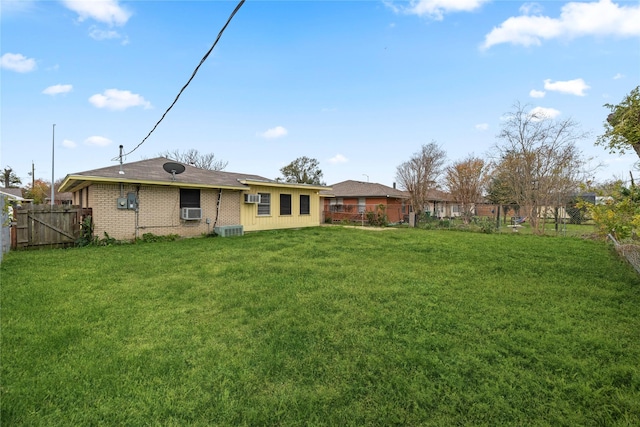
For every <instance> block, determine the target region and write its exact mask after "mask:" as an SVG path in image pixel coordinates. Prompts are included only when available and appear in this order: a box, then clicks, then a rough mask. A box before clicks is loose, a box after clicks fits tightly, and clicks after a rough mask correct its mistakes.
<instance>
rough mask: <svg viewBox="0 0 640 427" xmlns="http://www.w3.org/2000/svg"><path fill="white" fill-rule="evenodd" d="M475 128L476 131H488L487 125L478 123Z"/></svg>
mask: <svg viewBox="0 0 640 427" xmlns="http://www.w3.org/2000/svg"><path fill="white" fill-rule="evenodd" d="M475 128H476V129H477V130H482V131H484V130H488V129H489V123H478V124H477V125H476V126H475Z"/></svg>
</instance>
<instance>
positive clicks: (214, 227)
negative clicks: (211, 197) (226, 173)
mask: <svg viewBox="0 0 640 427" xmlns="http://www.w3.org/2000/svg"><path fill="white" fill-rule="evenodd" d="M221 199H222V188H221V189H220V192H219V193H218V201H217V202H216V219H214V220H213V230H214V232H215V230H216V224H217V223H218V217H219V216H220V200H221Z"/></svg>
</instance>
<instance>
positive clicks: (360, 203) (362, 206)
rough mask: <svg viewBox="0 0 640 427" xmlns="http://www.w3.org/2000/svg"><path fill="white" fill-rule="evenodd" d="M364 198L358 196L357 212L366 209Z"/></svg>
mask: <svg viewBox="0 0 640 427" xmlns="http://www.w3.org/2000/svg"><path fill="white" fill-rule="evenodd" d="M365 203H366V200H365V198H364V197H359V198H358V213H364V211H365V209H366V204H365Z"/></svg>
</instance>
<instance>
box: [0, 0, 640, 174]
mask: <svg viewBox="0 0 640 427" xmlns="http://www.w3.org/2000/svg"><path fill="white" fill-rule="evenodd" d="M237 4H238V3H237V2H235V1H206V0H200V1H166V0H165V1H153V0H147V1H117V0H110V1H71V0H65V1H30V0H19V1H16V0H2V2H0V5H1V8H2V9H1V15H0V24H1V25H0V27H1V29H0V32H1V33H0V36H1V45H0V48H1V51H0V65H1V70H0V72H1V75H0V77H1V82H0V84H1V87H0V89H1V98H0V101H1V104H0V107H1V119H0V120H1V123H0V124H1V130H0V137H1V144H2V146H1V147H0V166H1V167H2V168H4V167H6V166H10V167H11V168H13V170H14V172H15V173H16V174H17V175H18V176H19V177H20V178H21V179H22V181H23V184H28V183H30V182H31V177H30V176H29V173H30V172H31V170H32V164H33V166H34V168H35V177H36V178H42V179H44V180H47V181H50V180H51V178H52V176H54V177H55V179H59V178H63V177H64V176H65V175H67V174H71V173H75V172H82V171H86V170H90V169H96V168H101V167H106V166H110V165H114V164H116V161H115V160H114V159H116V158H117V156H118V154H119V148H118V147H119V145H123V146H124V152H125V153H129V154H128V155H127V156H126V158H125V159H124V160H125V162H127V161H138V160H141V159H147V158H153V157H157V156H158V155H159V154H160V153H163V152H166V151H174V150H189V149H197V150H199V151H200V152H201V153H214V154H215V156H216V158H217V159H220V160H223V161H228V166H227V168H226V169H225V170H226V171H229V172H242V173H251V174H256V175H262V176H265V177H268V178H276V177H278V176H280V168H282V167H283V166H285V165H287V164H288V163H290V162H291V161H292V160H294V159H296V158H297V157H301V156H307V157H311V158H316V159H318V161H319V163H320V168H321V169H322V171H323V173H324V181H325V182H326V183H327V184H332V183H337V182H340V181H344V180H349V179H353V180H362V181H370V182H378V183H382V184H385V185H388V186H391V185H392V184H393V182H394V181H395V180H396V179H395V175H396V168H397V166H398V165H400V164H401V163H402V162H404V161H406V160H408V159H409V158H410V157H411V156H412V154H413V153H415V152H417V151H418V150H419V149H420V147H421V145H422V144H427V143H430V142H432V141H435V142H436V143H437V144H439V145H440V146H441V147H442V148H443V149H444V150H445V152H446V153H447V158H448V161H449V162H454V161H457V160H461V159H463V158H465V157H467V156H469V155H471V154H473V155H476V156H481V157H483V158H490V157H491V153H492V147H493V146H494V145H495V143H496V142H497V139H496V135H497V134H498V132H499V131H500V128H501V126H502V124H503V122H504V120H503V118H504V117H505V115H507V114H508V112H509V111H512V110H513V107H514V105H515V104H516V103H520V104H521V105H526V106H527V108H528V109H530V110H537V111H543V112H545V113H546V114H548V115H550V116H552V117H555V118H557V119H560V120H562V119H566V118H572V119H573V120H575V121H576V122H578V123H579V124H580V126H581V129H582V130H583V131H585V132H589V133H590V136H589V137H588V138H585V139H584V140H582V141H580V142H579V145H578V146H579V148H580V149H581V151H582V152H583V154H584V155H585V157H588V158H593V160H592V161H591V165H592V166H596V165H601V166H600V167H599V168H598V169H597V170H596V171H595V172H594V173H593V176H594V178H595V179H596V180H607V179H612V178H623V179H626V178H628V177H629V171H630V170H634V169H633V167H634V162H635V161H636V156H635V154H634V153H633V152H629V153H627V154H624V155H617V154H609V153H608V151H607V150H605V149H604V148H602V147H596V146H594V141H595V139H596V137H597V136H598V135H600V134H601V133H602V132H603V122H604V119H605V118H606V115H607V114H608V110H607V109H606V108H605V107H603V104H605V103H613V104H616V103H618V102H620V101H621V100H622V99H623V97H624V96H625V95H626V94H628V93H629V92H630V91H631V90H632V89H633V88H634V87H635V86H637V85H638V84H640V5H639V4H638V2H637V1H626V2H625V1H610V0H599V1H584V2H582V1H581V2H564V1H544V2H519V1H488V0H446V1H445V0H416V1H394V0H388V1H375V0H364V1H310V0H299V1H269V0H247V1H246V3H244V5H243V6H242V7H241V9H240V10H239V11H238V13H237V14H236V15H235V17H234V18H233V20H232V21H231V23H230V24H229V26H228V27H227V29H226V30H225V32H224V34H223V35H222V37H221V39H220V40H219V42H218V44H217V46H216V48H215V49H214V50H213V52H212V54H211V55H210V56H209V57H208V58H207V59H206V61H205V62H204V63H203V64H202V66H201V67H200V69H199V71H198V73H197V75H196V76H195V77H194V78H193V80H192V81H191V83H190V84H189V86H188V87H186V89H185V90H184V92H183V93H182V95H181V96H180V99H179V100H178V101H177V102H176V104H175V106H174V107H173V108H172V109H171V111H169V112H168V114H167V115H166V116H165V118H164V120H163V121H162V122H161V123H160V124H159V126H158V127H157V128H156V130H155V131H154V132H153V133H152V134H151V135H150V136H149V137H148V138H147V139H146V140H145V141H144V143H143V144H142V145H139V144H140V143H141V142H142V141H143V139H144V138H145V137H146V136H147V134H148V133H149V132H150V131H151V129H152V128H153V127H154V125H155V124H156V123H157V122H158V120H160V118H161V116H162V115H163V113H164V112H165V111H166V109H167V108H168V107H169V106H170V105H171V103H172V102H173V101H174V99H175V98H176V95H177V94H178V92H179V91H180V89H181V88H182V87H183V86H184V85H185V84H186V83H187V81H188V79H189V78H190V77H191V75H192V73H193V71H194V69H195V68H196V66H197V65H198V64H199V63H200V61H201V59H202V58H203V56H204V55H205V53H206V52H207V51H208V50H209V49H210V47H211V46H212V44H213V42H214V40H215V39H216V37H217V36H218V33H219V32H220V30H221V29H222V27H223V26H224V24H225V23H226V21H227V19H228V18H229V16H230V14H231V12H232V11H233V10H234V8H235V7H236V5H237ZM54 125H55V126H54ZM136 147H137V148H136ZM132 150H133V151H132ZM52 166H53V171H52Z"/></svg>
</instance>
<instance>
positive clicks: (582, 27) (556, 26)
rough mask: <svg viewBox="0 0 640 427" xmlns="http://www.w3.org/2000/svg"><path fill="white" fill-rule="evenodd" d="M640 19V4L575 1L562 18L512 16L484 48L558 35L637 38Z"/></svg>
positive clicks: (524, 43)
mask: <svg viewBox="0 0 640 427" xmlns="http://www.w3.org/2000/svg"><path fill="white" fill-rule="evenodd" d="M526 12H527V13H528V12H531V9H528V10H526ZM638 22H640V5H629V6H620V5H617V4H615V3H612V2H611V0H599V1H597V2H590V3H578V2H571V3H567V4H565V5H564V6H562V10H561V12H560V17H559V18H551V17H548V16H542V15H526V14H525V15H520V16H516V17H511V18H508V19H507V20H506V21H504V22H503V23H502V24H501V25H500V26H499V27H494V28H493V30H491V32H490V33H489V34H487V35H486V36H485V40H484V43H483V44H482V48H483V49H488V48H490V47H491V46H495V45H497V44H501V43H511V44H515V45H522V46H539V45H540V44H542V41H543V40H550V39H554V38H557V37H566V38H575V37H583V36H589V35H595V36H617V37H635V36H638V35H640V25H638Z"/></svg>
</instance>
